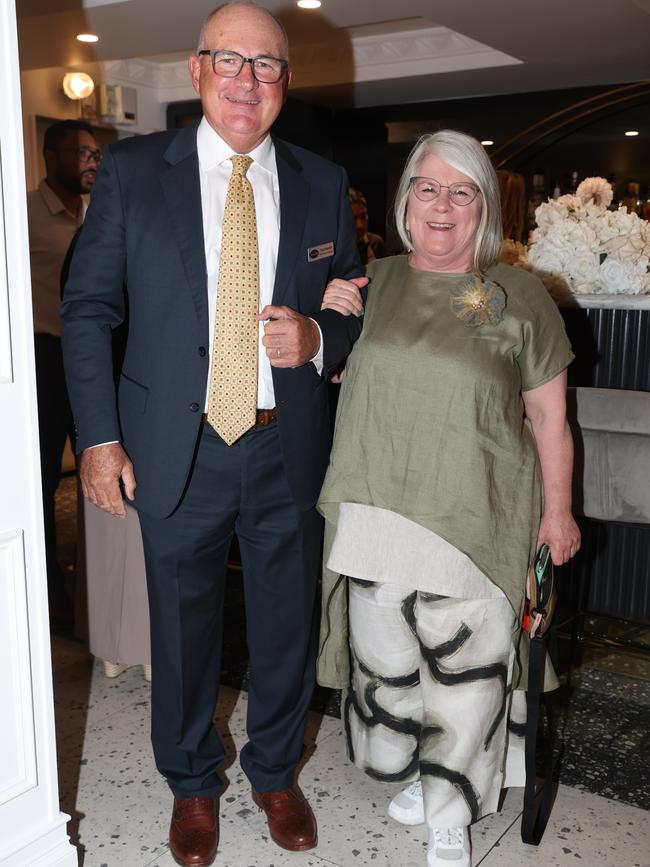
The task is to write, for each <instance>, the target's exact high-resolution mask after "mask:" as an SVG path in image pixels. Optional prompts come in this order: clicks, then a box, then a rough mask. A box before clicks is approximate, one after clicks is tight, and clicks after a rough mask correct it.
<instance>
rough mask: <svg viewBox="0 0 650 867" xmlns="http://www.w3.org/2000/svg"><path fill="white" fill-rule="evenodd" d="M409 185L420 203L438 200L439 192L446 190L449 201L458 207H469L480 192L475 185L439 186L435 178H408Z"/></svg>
mask: <svg viewBox="0 0 650 867" xmlns="http://www.w3.org/2000/svg"><path fill="white" fill-rule="evenodd" d="M409 183H410V184H411V187H412V189H413V194H414V195H415V198H416V199H419V200H420V201H421V202H433V201H435V200H436V199H437V198H438V196H439V195H440V192H441V190H447V191H448V193H449V200H450V201H451V202H453V203H454V205H460V207H464V206H465V205H471V204H472V202H473V201H474V199H475V198H476V197H477V196H478V194H479V193H480V192H481V191H480V190H479V188H478V187H477V186H476V184H472V183H469V182H461V183H458V184H449V185H447V184H441V183H440V181H436V180H435V178H421V177H413V178H409Z"/></svg>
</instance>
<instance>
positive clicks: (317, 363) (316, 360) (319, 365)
mask: <svg viewBox="0 0 650 867" xmlns="http://www.w3.org/2000/svg"><path fill="white" fill-rule="evenodd" d="M309 318H310V319H311V316H310V317H309ZM311 321H312V322H313V323H314V325H315V326H316V328H318V334H319V336H320V346H319V348H318V352H317V353H316V355H314V357H313V358H310V359H309V360H310V361H311V363H312V364H313V365H314V367H315V368H316V373H317V374H318V375H319V376H321V374H322V373H323V332H322V331H321V327H320V325H319V324H318V322H316V320H315V319H312V320H311Z"/></svg>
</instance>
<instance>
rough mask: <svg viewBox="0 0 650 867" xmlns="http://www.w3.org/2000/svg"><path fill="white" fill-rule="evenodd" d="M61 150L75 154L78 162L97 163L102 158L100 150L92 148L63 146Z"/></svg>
mask: <svg viewBox="0 0 650 867" xmlns="http://www.w3.org/2000/svg"><path fill="white" fill-rule="evenodd" d="M63 150H65V151H70V153H75V154H77V156H78V157H79V162H80V163H98V162H99V161H100V160H101V158H102V152H101V151H98V150H95V149H94V148H83V147H82V148H63Z"/></svg>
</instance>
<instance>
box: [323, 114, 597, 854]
mask: <svg viewBox="0 0 650 867" xmlns="http://www.w3.org/2000/svg"><path fill="white" fill-rule="evenodd" d="M395 214H396V220H397V228H398V231H399V233H400V237H401V238H402V241H403V242H404V245H405V247H406V249H407V250H408V255H406V256H394V257H392V258H388V259H382V260H380V261H376V262H373V263H372V264H371V265H369V267H368V270H367V274H368V277H369V278H370V288H369V292H368V302H367V306H366V310H365V316H364V328H363V332H362V335H361V337H360V339H359V340H358V342H357V343H356V345H355V347H354V350H353V351H352V353H351V355H350V357H349V359H348V363H347V369H346V375H345V379H344V381H343V387H342V391H341V396H340V402H339V408H338V415H337V421H336V433H335V439H334V446H333V448H332V453H331V458H330V466H329V470H328V473H327V477H326V479H325V484H324V487H323V490H322V493H321V497H320V503H319V508H320V510H321V511H322V513H323V515H324V516H325V518H326V522H327V523H326V527H327V529H326V546H325V567H326V568H325V569H324V580H323V585H324V599H323V616H322V630H321V647H320V655H319V680H320V682H321V683H322V684H323V685H326V686H331V687H349V690H348V692H347V694H346V698H345V701H344V704H343V714H342V715H343V719H344V723H345V731H346V735H347V745H348V750H349V754H350V757H351V759H352V761H353V762H354V763H355V764H356V765H357V766H358V767H360V768H362V769H363V770H365V771H366V773H367V774H369V775H370V776H371V777H373V778H374V779H377V780H383V781H389V782H400V783H408V782H410V781H411V785H409V786H408V788H406V789H405V790H404V791H402V792H400V793H399V794H398V795H397V796H396V797H395V798H394V799H393V801H392V802H391V804H390V807H389V815H390V816H392V817H393V818H395V819H397V821H400V822H403V823H405V824H417V823H419V822H426V825H427V826H428V831H429V846H428V850H427V865H428V867H444V865H448V864H449V862H450V861H452V862H453V863H454V865H455V867H469V865H470V864H471V854H470V841H469V833H468V826H469V825H471V824H472V823H473V822H476V821H477V820H478V819H480V818H481V817H482V816H485V815H487V814H488V813H491V812H494V811H495V810H496V809H497V804H498V800H499V793H500V791H501V789H502V788H503V787H504V786H506V785H523V782H524V770H523V744H522V743H521V738H519V739H518V738H516V737H515V735H514V731H513V730H509V727H508V720H509V719H517V720H518V721H519V722H521V721H523V720H525V698H524V699H523V707H522V701H521V699H522V698H523V695H524V694H523V692H514V690H515V689H518V690H521V689H522V688H525V687H524V686H523V681H522V672H524V671H525V657H526V653H525V650H526V649H525V647H524V646H523V645H524V642H523V641H522V640H521V629H520V623H521V616H522V609H523V605H524V593H525V577H526V573H527V567H528V564H529V563H530V562H531V559H532V558H533V556H534V553H535V551H536V550H537V548H538V546H539V545H541V544H542V543H546V544H548V545H549V547H550V549H551V555H552V558H553V562H554V563H556V564H560V563H564V562H565V561H566V560H568V559H569V558H570V557H572V556H573V555H574V554H575V553H576V551H577V550H578V548H579V545H580V534H579V531H578V528H577V526H576V524H575V522H574V520H573V517H572V515H571V472H572V461H573V449H572V441H571V434H570V432H569V428H568V425H567V421H566V414H565V391H566V368H567V366H568V364H569V363H570V361H571V359H572V358H573V355H572V352H571V349H570V346H569V343H568V340H567V338H566V335H565V332H564V327H563V323H562V319H561V317H560V315H559V313H558V311H557V308H556V307H555V304H554V303H553V301H552V300H551V298H550V296H549V295H548V293H547V292H546V290H545V289H544V286H543V285H542V283H541V282H540V281H539V280H538V279H537V278H536V277H534V276H532V275H531V274H529V273H527V272H525V271H522V270H518V269H515V268H511V267H509V266H507V265H503V264H499V263H498V262H497V256H498V253H499V249H500V245H501V237H502V230H501V211H500V205H499V186H498V182H497V178H496V175H495V172H494V169H493V168H492V165H491V163H490V160H489V158H488V156H487V154H486V153H485V151H484V149H483V148H482V147H481V145H480V144H479V142H478V141H476V140H475V139H473V138H471V137H469V136H467V135H464V134H463V133H460V132H455V131H451V130H442V131H440V132H437V133H435V134H434V135H426V136H423V137H422V138H421V139H420V141H419V142H418V143H417V145H416V146H415V148H414V149H413V151H412V153H411V155H410V157H409V159H408V162H407V164H406V168H405V170H404V173H403V175H402V179H401V181H400V184H399V188H398V191H397V198H396V204H395ZM356 295H357V293H356V288H355V286H354V284H352V283H350V282H347V281H342V280H334V281H333V282H332V283H331V284H330V285H329V286H328V288H327V291H326V293H325V297H324V300H323V304H324V306H328V307H333V308H335V309H338V310H340V311H343V312H349V311H352V312H357V313H359V312H360V310H359V307H360V302H359V301H358V300H356ZM542 503H543V505H542ZM516 697H519V700H517V698H516ZM512 728H513V729H516V727H512ZM517 741H519V743H517ZM506 754H507V761H506Z"/></svg>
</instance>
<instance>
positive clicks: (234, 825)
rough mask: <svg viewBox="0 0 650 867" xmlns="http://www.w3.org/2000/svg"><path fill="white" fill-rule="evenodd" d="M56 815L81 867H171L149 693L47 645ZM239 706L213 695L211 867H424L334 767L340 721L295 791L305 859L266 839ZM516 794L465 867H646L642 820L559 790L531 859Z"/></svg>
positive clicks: (77, 653) (329, 727) (649, 842)
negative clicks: (301, 801) (216, 780)
mask: <svg viewBox="0 0 650 867" xmlns="http://www.w3.org/2000/svg"><path fill="white" fill-rule="evenodd" d="M53 661H54V680H55V714H56V727H57V744H58V755H59V784H60V792H61V808H62V810H64V811H65V812H67V813H68V814H70V815H71V817H72V818H71V822H70V824H69V826H68V827H69V833H70V835H71V838H72V840H73V842H74V843H75V844H76V845H77V846H78V849H79V864H80V865H83V867H105V865H106V867H122V865H124V867H145V865H147V867H154V865H159V867H171V865H173V863H174V862H173V859H172V857H171V855H170V853H169V851H168V848H167V828H168V822H169V811H170V795H169V793H168V791H167V789H166V786H165V785H164V783H163V782H162V780H161V779H160V777H159V775H158V773H157V772H156V769H155V767H154V763H153V758H152V755H151V748H150V745H149V689H150V688H149V686H148V684H147V683H146V682H145V680H144V678H143V675H142V670H141V669H140V668H133V669H129V670H128V671H126V672H125V673H124V674H123V675H121V676H120V677H119V678H118V679H116V680H108V679H106V678H105V677H104V674H103V671H102V669H101V668H100V664H99V663H97V662H94V661H93V659H92V657H90V656H89V654H88V653H87V652H86V651H85V650H84V649H83V647H82V645H80V644H79V643H77V642H75V641H72V640H69V639H65V638H54V639H53ZM246 703H247V697H246V693H245V692H244V691H240V690H237V689H233V688H231V687H223V690H222V696H221V700H220V703H219V707H218V710H217V716H216V722H217V725H218V727H219V729H220V731H221V733H222V737H223V738H224V741H225V743H226V744H227V747H228V762H227V767H226V770H225V773H226V777H227V780H228V785H227V789H226V791H225V793H224V795H223V796H222V798H221V802H220V816H221V843H220V846H219V855H218V858H217V862H216V863H217V867H292V865H295V867H299V865H303V867H310V865H313V867H316V865H318V867H370V865H372V867H424V864H425V848H426V832H425V831H424V829H423V828H422V827H417V828H411V829H407V828H402V827H400V826H399V825H396V824H395V823H393V822H392V821H390V820H388V819H387V818H386V816H385V807H386V804H387V802H388V800H389V799H390V797H391V796H392V794H393V793H394V792H395V787H394V786H391V785H382V784H379V783H376V782H374V781H371V780H369V779H367V778H366V777H365V776H364V775H362V774H360V773H359V772H358V771H357V770H356V769H355V768H353V767H352V766H351V765H350V764H349V763H348V762H347V761H345V760H344V750H343V743H342V736H341V732H340V724H339V720H338V719H336V718H335V717H333V716H329V715H321V714H319V713H315V712H314V713H312V715H311V717H310V723H309V731H308V739H307V740H308V744H309V750H308V752H307V755H306V760H305V763H304V766H303V769H302V772H301V775H300V784H301V786H302V788H303V791H304V792H305V794H306V795H307V797H308V798H309V799H310V801H311V803H312V805H313V807H314V810H315V812H316V815H317V818H318V822H319V842H318V846H317V848H316V849H315V850H313V851H312V852H307V853H300V854H293V853H288V852H285V851H284V850H282V849H279V848H278V847H277V846H275V845H274V844H273V842H272V841H271V840H270V839H269V836H268V832H267V829H266V825H265V822H264V821H263V816H262V814H261V813H259V812H258V810H257V809H256V808H255V807H254V805H253V804H252V802H251V800H250V796H249V788H248V785H247V782H246V779H245V777H244V775H243V774H242V772H241V770H240V768H239V764H238V761H237V759H236V752H237V750H238V749H239V748H240V747H241V746H242V744H243V742H244V738H245V714H246ZM520 809H521V790H518V789H513V790H510V791H509V792H508V794H507V797H506V799H505V802H504V805H503V809H502V811H501V812H500V813H498V814H495V815H493V816H490V817H489V818H487V819H485V820H483V821H481V822H480V823H478V824H477V825H476V826H474V828H473V835H472V836H473V845H474V864H475V865H478V864H481V865H485V867H515V865H540V867H542V865H543V867H556V865H557V867H560V865H561V867H565V865H574V864H575V863H576V861H581V862H583V863H585V864H588V865H590V867H592V865H593V867H650V823H648V821H647V819H648V814H647V812H646V811H645V810H643V809H641V808H639V807H636V806H632V805H630V804H626V803H622V801H621V800H618V801H617V800H612V799H609V798H605V797H602V796H600V795H596V794H593V793H591V792H589V791H587V790H586V789H585V788H584V787H582V786H581V784H578V785H576V786H573V787H570V786H567V785H564V784H563V785H560V787H559V791H558V796H557V800H556V803H555V808H554V811H553V816H552V819H551V824H550V826H549V828H548V829H547V831H546V835H545V837H544V840H543V842H542V845H541V846H540V847H539V849H535V848H534V847H529V846H525V845H523V844H522V843H521V841H520V839H519V817H520Z"/></svg>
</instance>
